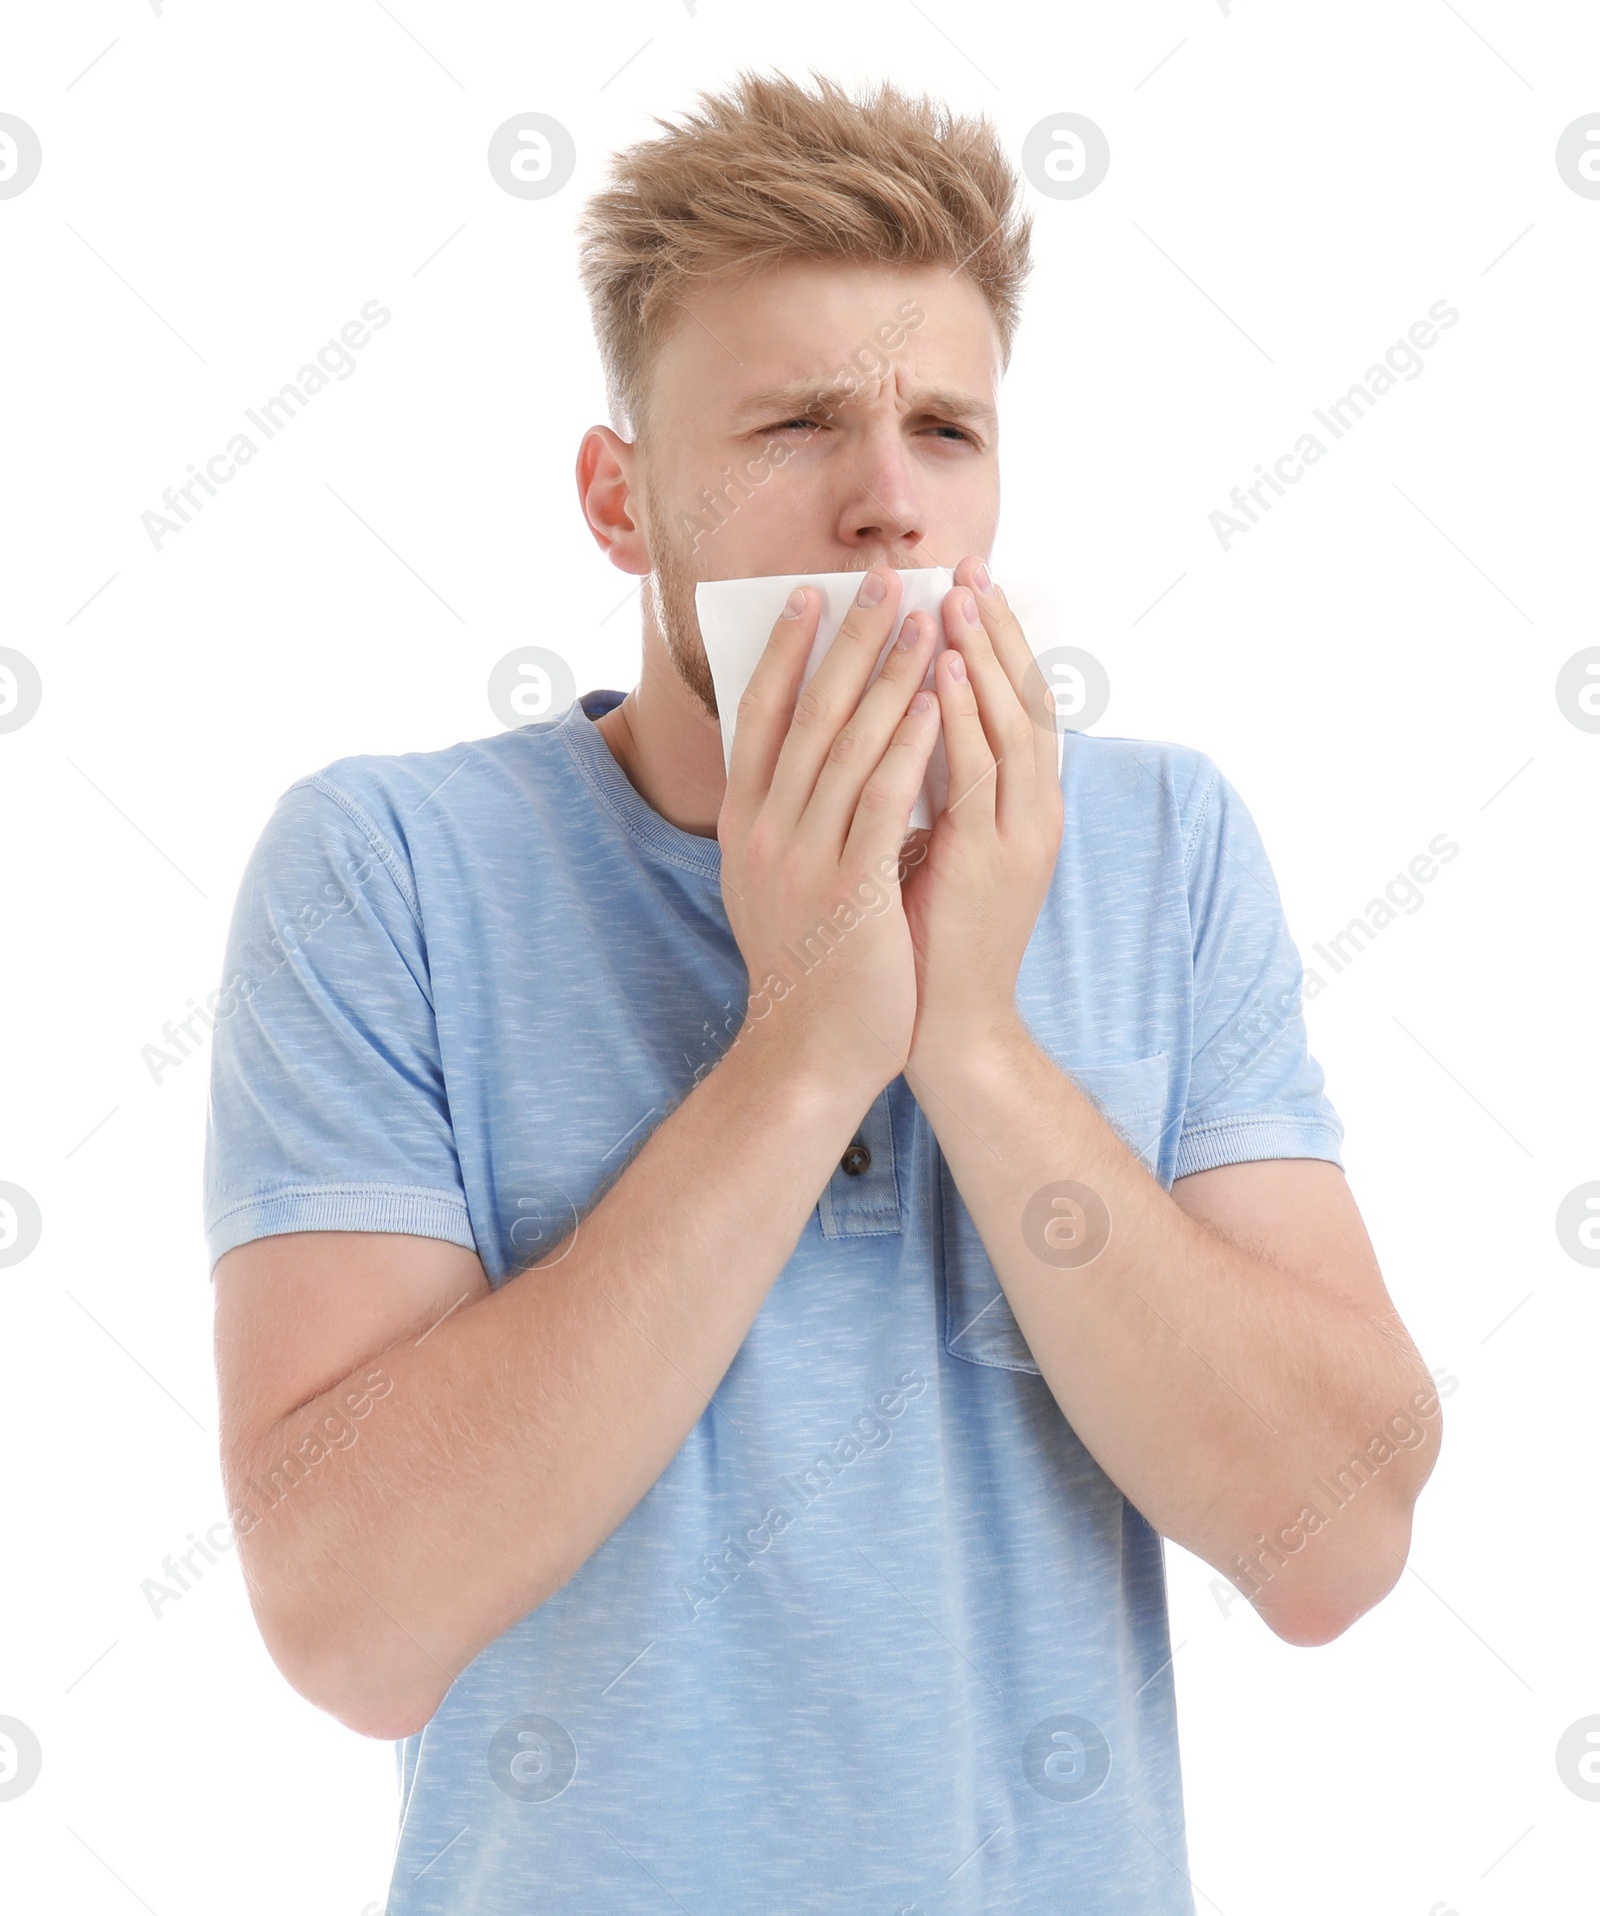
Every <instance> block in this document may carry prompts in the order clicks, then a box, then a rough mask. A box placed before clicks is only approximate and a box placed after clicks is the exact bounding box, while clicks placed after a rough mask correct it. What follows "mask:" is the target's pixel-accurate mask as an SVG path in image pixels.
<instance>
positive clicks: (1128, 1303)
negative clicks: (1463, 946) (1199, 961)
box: [906, 1022, 1435, 1640]
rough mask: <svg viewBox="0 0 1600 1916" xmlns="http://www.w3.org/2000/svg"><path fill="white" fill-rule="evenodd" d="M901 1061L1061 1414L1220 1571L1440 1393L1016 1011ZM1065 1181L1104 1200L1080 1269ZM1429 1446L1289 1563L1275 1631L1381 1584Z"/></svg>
mask: <svg viewBox="0 0 1600 1916" xmlns="http://www.w3.org/2000/svg"><path fill="white" fill-rule="evenodd" d="M906 1078H907V1082H908V1083H909V1084H910V1086H911V1088H912V1090H913V1092H914V1093H915V1095H916V1096H917V1098H918V1101H919V1102H920V1104H921V1105H922V1108H923V1110H924V1112H925V1113H926V1115H927V1117H928V1119H929V1122H930V1124H931V1126H932V1128H933V1130H934V1132H935V1134H936V1136H937V1137H938V1140H939V1144H940V1147H941V1149H942V1150H943V1152H944V1154H945V1157H946V1159H947V1161H948V1163H949V1165H950V1169H951V1174H952V1176H953V1177H954V1179H955V1182H956V1185H957V1188H958V1189H959V1190H960V1192H961V1194H962V1197H963V1199H964V1200H965V1202H966V1205H967V1208H968V1210H969V1211H970V1212H971V1215H972V1219H973V1222H974V1224H975V1225H976V1226H977V1229H978V1232H979V1235H980V1237H981V1238H982V1240H983V1243H984V1247H985V1249H986V1250H987V1252H988V1254H989V1258H990V1261H991V1263H992V1264H993V1265H994V1268H995V1273H996V1275H997V1276H998V1278H999V1280H1000V1284H1001V1288H1002V1290H1003V1291H1004V1293H1005V1295H1006V1298H1007V1300H1008V1302H1009V1303H1010V1306H1011V1309H1012V1312H1013V1315H1014V1316H1015V1317H1016V1320H1017V1323H1018V1325H1019V1327H1020V1329H1021V1331H1022V1333H1023V1336H1024V1337H1025V1338H1026V1339H1027V1342H1028V1345H1029V1347H1030V1349H1031V1350H1032V1352H1033V1355H1034V1357H1035V1359H1036V1360H1037V1362H1038V1365H1039V1369H1040V1372H1041V1374H1042V1375H1043V1377H1044V1379H1045V1381H1046V1383H1047V1384H1048V1385H1049V1386H1050V1389H1051V1392H1052V1394H1053V1395H1054V1397H1055V1399H1056V1401H1057V1403H1058V1404H1059V1405H1060V1406H1061V1409H1062V1412H1063V1414H1064V1415H1065V1416H1066V1417H1067V1418H1068V1420H1069V1421H1070V1423H1071V1424H1072V1426H1073V1429H1074V1430H1075V1431H1076V1432H1077V1434H1078V1436H1079V1438H1080V1439H1081V1440H1082V1442H1083V1443H1084V1445H1085V1447H1086V1448H1087V1449H1088V1450H1089V1451H1090V1452H1091V1454H1092V1455H1093V1456H1094V1457H1095V1459H1096V1461H1097V1462H1098V1463H1099V1464H1100V1466H1101V1468H1102V1469H1103V1470H1104V1471H1105V1472H1106V1475H1107V1476H1108V1477H1110V1478H1111V1480H1112V1482H1114V1483H1115V1484H1116V1485H1117V1486H1118V1488H1119V1489H1120V1490H1121V1491H1122V1492H1123V1494H1124V1495H1125V1496H1126V1497H1127V1498H1128V1499H1129V1501H1130V1502H1131V1503H1133V1504H1134V1505H1135V1506H1136V1507H1137V1508H1138V1509H1139V1510H1140V1511H1141V1512H1142V1513H1143V1514H1144V1515H1145V1516H1146V1517H1147V1518H1148V1519H1149V1521H1150V1522H1151V1523H1152V1524H1153V1525H1154V1526H1155V1527H1156V1529H1158V1530H1159V1531H1161V1532H1162V1534H1163V1535H1165V1536H1168V1537H1171V1538H1173V1539H1174V1540H1175V1541H1177V1542H1179V1543H1181V1544H1183V1545H1184V1547H1185V1548H1187V1549H1189V1550H1192V1551H1193V1552H1194V1553H1195V1554H1196V1555H1197V1556H1200V1557H1202V1558H1204V1559H1205V1560H1206V1561H1207V1562H1209V1563H1211V1564H1213V1565H1214V1566H1216V1567H1217V1568H1219V1569H1223V1570H1226V1571H1228V1572H1229V1574H1230V1575H1231V1574H1233V1572H1232V1570H1231V1564H1232V1562H1233V1560H1234V1559H1235V1558H1237V1557H1239V1556H1241V1555H1242V1556H1244V1557H1246V1558H1248V1557H1250V1556H1251V1555H1252V1554H1253V1545H1254V1544H1255V1543H1257V1542H1258V1541H1259V1538H1258V1533H1266V1534H1267V1535H1270V1534H1271V1533H1272V1531H1273V1528H1274V1526H1280V1525H1284V1524H1292V1523H1293V1521H1294V1520H1295V1518H1296V1516H1297V1514H1298V1513H1300V1512H1301V1511H1302V1510H1303V1508H1304V1506H1305V1505H1306V1504H1307V1503H1308V1502H1310V1501H1311V1492H1312V1486H1313V1483H1314V1481H1315V1480H1316V1479H1318V1478H1321V1477H1325V1476H1329V1475H1331V1474H1332V1473H1336V1472H1338V1471H1339V1470H1340V1469H1341V1468H1342V1467H1343V1466H1345V1465H1347V1464H1348V1462H1349V1460H1350V1458H1351V1457H1352V1455H1356V1454H1359V1453H1360V1452H1361V1451H1362V1449H1363V1448H1364V1447H1365V1446H1366V1445H1367V1443H1368V1442H1369V1439H1370V1437H1371V1434H1372V1432H1373V1430H1374V1429H1375V1428H1377V1426H1378V1425H1379V1424H1380V1423H1381V1422H1382V1421H1383V1420H1385V1419H1388V1418H1391V1417H1394V1416H1396V1415H1397V1414H1399V1413H1402V1412H1404V1411H1406V1410H1408V1408H1409V1407H1410V1404H1411V1400H1412V1398H1413V1397H1414V1396H1415V1395H1416V1394H1418V1393H1419V1392H1420V1393H1426V1392H1429V1391H1431V1388H1432V1386H1431V1380H1430V1378H1429V1376H1428V1373H1427V1370H1426V1367H1425V1366H1424V1365H1423V1364H1422V1361H1421V1359H1420V1357H1419V1356H1418V1355H1417V1353H1416V1350H1415V1347H1414V1346H1412V1345H1411V1344H1410V1341H1409V1339H1405V1338H1404V1337H1403V1334H1401V1335H1396V1334H1392V1333H1386V1332H1385V1331H1384V1330H1383V1329H1380V1328H1379V1326H1378V1325H1377V1324H1376V1322H1375V1321H1374V1320H1372V1319H1370V1318H1367V1317H1365V1316H1363V1315H1362V1314H1361V1313H1360V1312H1358V1311H1357V1310H1356V1309H1354V1307H1353V1306H1351V1305H1350V1304H1348V1303H1347V1302H1346V1301H1345V1300H1344V1299H1342V1298H1341V1297H1339V1296H1337V1295H1335V1294H1334V1293H1333V1292H1332V1291H1330V1290H1329V1289H1327V1288H1325V1287H1324V1286H1322V1285H1321V1284H1319V1283H1317V1282H1316V1281H1315V1280H1313V1279H1311V1278H1308V1277H1306V1276H1301V1275H1291V1274H1289V1273H1287V1272H1284V1271H1282V1270H1280V1269H1278V1268H1277V1267H1276V1266H1275V1265H1274V1264H1272V1263H1270V1262H1268V1261H1266V1260H1265V1259H1263V1258H1260V1257H1257V1256H1254V1255H1252V1254H1251V1253H1250V1252H1249V1251H1247V1250H1244V1249H1242V1248H1240V1247H1239V1246H1238V1245H1236V1244H1233V1243H1231V1242H1230V1241H1229V1240H1227V1239H1226V1238H1224V1237H1222V1236H1220V1235H1219V1234H1218V1233H1217V1232H1215V1231H1212V1230H1210V1229H1208V1228H1207V1227H1206V1226H1205V1225H1204V1224H1202V1223H1201V1222H1199V1221H1198V1220H1197V1219H1195V1218H1191V1217H1190V1216H1189V1215H1188V1214H1187V1213H1186V1212H1185V1211H1184V1210H1183V1209H1182V1208H1181V1207H1180V1206H1179V1205H1178V1204H1177V1203H1176V1202H1175V1201H1174V1200H1173V1199H1172V1197H1171V1196H1170V1195H1169V1194H1168V1193H1167V1192H1165V1191H1164V1190H1163V1189H1162V1188H1161V1186H1160V1184H1159V1183H1158V1182H1157V1181H1156V1180H1155V1179H1154V1178H1153V1177H1151V1176H1150V1175H1149V1173H1148V1172H1146V1170H1145V1169H1144V1167H1143V1166H1142V1165H1141V1164H1140V1163H1139V1162H1138V1161H1137V1159H1135V1158H1134V1156H1133V1154H1132V1153H1131V1152H1130V1151H1129V1150H1128V1149H1127V1147H1126V1146H1125V1145H1124V1144H1123V1142H1122V1140H1121V1139H1120V1138H1119V1137H1118V1136H1117V1135H1116V1133H1115V1132H1114V1131H1112V1129H1111V1128H1110V1126H1109V1125H1107V1124H1106V1122H1105V1120H1104V1119H1103V1118H1102V1117H1101V1116H1100V1114H1099V1112H1098V1111H1096V1110H1095V1108H1094V1106H1093V1105H1092V1104H1091V1103H1090V1101H1089V1100H1088V1099H1087V1098H1086V1097H1085V1096H1084V1094H1083V1093H1082V1092H1081V1091H1080V1090H1079V1089H1078V1087H1077V1086H1076V1085H1074V1084H1073V1083H1072V1082H1071V1081H1070V1079H1069V1078H1068V1077H1066V1075H1065V1074H1063V1073H1062V1072H1061V1071H1060V1070H1059V1068H1058V1067H1057V1066H1056V1065H1055V1064H1054V1063H1053V1061H1052V1060H1051V1059H1050V1058H1048V1057H1047V1056H1046V1055H1045V1054H1044V1053H1043V1052H1041V1051H1040V1050H1039V1049H1038V1047H1037V1046H1036V1045H1035V1044H1034V1043H1033V1042H1032V1040H1031V1038H1030V1037H1029V1035H1028V1033H1027V1031H1026V1029H1025V1028H1024V1027H1023V1026H1022V1025H1021V1024H1020V1022H1019V1023H1017V1024H1016V1025H1015V1026H1014V1027H1013V1026H1007V1027H1005V1028H1003V1029H1002V1030H1000V1031H999V1032H996V1033H993V1034H990V1035H987V1036H976V1035H974V1036H970V1037H957V1036H956V1034H954V1033H952V1034H951V1041H950V1042H949V1043H948V1044H941V1045H940V1046H939V1047H938V1049H937V1050H927V1051H925V1052H924V1053H923V1054H921V1055H920V1056H917V1057H913V1058H912V1059H911V1060H910V1061H909V1062H908V1064H907V1067H906ZM1063 1180H1069V1181H1071V1182H1072V1183H1074V1184H1077V1185H1081V1186H1087V1187H1089V1188H1090V1189H1091V1190H1092V1191H1093V1192H1095V1193H1097V1194H1098V1197H1099V1198H1100V1199H1101V1200H1102V1201H1103V1203H1104V1205H1105V1207H1106V1215H1105V1216H1104V1217H1101V1218H1099V1220H1098V1226H1097V1221H1096V1218H1095V1217H1094V1216H1090V1217H1088V1219H1087V1229H1088V1231H1089V1232H1090V1233H1093V1232H1094V1231H1095V1230H1096V1229H1097V1228H1098V1229H1099V1230H1100V1233H1101V1238H1102V1239H1103V1248H1098V1244H1099V1241H1100V1240H1095V1239H1090V1240H1087V1241H1085V1243H1084V1245H1083V1247H1082V1251H1081V1252H1078V1253H1075V1255H1083V1254H1084V1253H1087V1252H1095V1251H1097V1254H1096V1255H1094V1256H1093V1257H1092V1260H1090V1261H1087V1262H1084V1263H1082V1264H1079V1265H1077V1266H1076V1267H1074V1265H1073V1264H1072V1262H1071V1261H1070V1259H1067V1260H1064V1261H1063V1263H1062V1264H1061V1265H1059V1266H1058V1265H1056V1264H1054V1263H1052V1262H1050V1261H1048V1255H1047V1254H1041V1253H1042V1252H1044V1253H1048V1251H1049V1240H1047V1239H1046V1238H1045V1237H1044V1235H1043V1225H1044V1222H1045V1221H1047V1219H1046V1212H1047V1210H1048V1200H1049V1197H1050V1187H1052V1186H1054V1185H1057V1184H1059V1183H1060V1182H1061V1181H1063ZM1063 1196H1064V1197H1065V1198H1066V1199H1067V1200H1068V1201H1069V1202H1070V1194H1065V1193H1064V1194H1063ZM1091 1208H1092V1207H1091ZM1067 1216H1068V1212H1067V1211H1060V1212H1058V1213H1057V1214H1056V1218H1057V1223H1058V1224H1060V1223H1062V1222H1064V1221H1065V1219H1066V1217H1067ZM1072 1221H1073V1226H1074V1227H1075V1228H1082V1227H1083V1225H1084V1222H1085V1220H1084V1219H1082V1218H1079V1217H1078V1216H1077V1215H1076V1214H1073V1218H1072ZM1107 1223H1109V1227H1110V1228H1109V1234H1108V1235H1106V1232H1105V1226H1106V1224H1107ZM1070 1241H1071V1239H1070V1236H1064V1237H1059V1238H1058V1242H1070ZM1434 1454H1435V1452H1434V1445H1433V1441H1432V1440H1431V1439H1430V1440H1428V1441H1423V1442H1421V1446H1420V1447H1419V1448H1418V1449H1416V1450H1414V1451H1404V1452H1400V1453H1399V1454H1397V1455H1396V1456H1395V1457H1394V1459H1393V1461H1392V1462H1390V1463H1389V1464H1387V1465H1386V1466H1385V1467H1384V1469H1383V1472H1382V1476H1381V1479H1380V1480H1379V1481H1378V1482H1376V1483H1375V1484H1374V1485H1373V1487H1372V1488H1371V1489H1370V1490H1368V1491H1367V1492H1366V1493H1365V1495H1364V1497H1363V1498H1362V1499H1361V1500H1360V1501H1359V1502H1358V1503H1356V1504H1353V1505H1352V1507H1351V1512H1350V1515H1349V1516H1348V1517H1345V1516H1343V1515H1341V1516H1340V1519H1339V1522H1338V1523H1337V1525H1333V1526H1330V1528H1329V1530H1328V1531H1327V1532H1324V1533H1323V1534H1321V1535H1319V1536H1318V1537H1317V1538H1316V1540H1315V1547H1313V1548H1309V1549H1307V1550H1305V1551H1304V1553H1303V1554H1302V1555H1301V1556H1299V1557H1297V1558H1295V1559H1294V1561H1293V1563H1292V1565H1291V1566H1290V1567H1289V1568H1288V1569H1287V1571H1286V1573H1284V1574H1280V1575H1279V1576H1278V1577H1277V1578H1276V1580H1275V1581H1274V1582H1273V1584H1272V1586H1271V1589H1270V1591H1269V1592H1268V1595H1267V1598H1266V1599H1265V1601H1264V1603H1263V1606H1262V1608H1263V1614H1268V1613H1269V1612H1270V1613H1273V1614H1272V1615H1270V1616H1269V1620H1271V1621H1273V1623H1274V1627H1275V1628H1277V1627H1278V1625H1279V1623H1280V1622H1281V1621H1283V1619H1284V1617H1285V1616H1287V1617H1288V1618H1289V1619H1290V1622H1289V1628H1288V1630H1286V1631H1283V1632H1281V1633H1283V1634H1289V1633H1291V1632H1292V1631H1293V1629H1294V1628H1295V1627H1296V1625H1297V1621H1298V1618H1299V1617H1308V1618H1311V1619H1313V1620H1316V1619H1320V1618H1326V1617H1330V1616H1337V1615H1338V1614H1340V1613H1342V1612H1346V1611H1349V1612H1359V1611H1360V1610H1361V1609H1364V1608H1366V1607H1368V1606H1369V1605H1370V1603H1372V1602H1375V1601H1377V1597H1378V1596H1380V1595H1381V1594H1382V1593H1383V1590H1386V1589H1387V1588H1388V1587H1389V1586H1390V1585H1391V1584H1392V1583H1393V1581H1394V1578H1395V1577H1396V1576H1397V1575H1398V1574H1399V1573H1398V1568H1397V1563H1398V1558H1397V1557H1396V1555H1395V1547H1396V1546H1398V1548H1399V1549H1400V1550H1402V1551H1403V1548H1404V1543H1405V1539H1406V1537H1407V1536H1408V1535H1409V1521H1410V1509H1411V1504H1412V1501H1413V1499H1414V1498H1415V1495H1416V1493H1417V1491H1418V1490H1419V1489H1420V1487H1421V1484H1422V1482H1423V1481H1424V1480H1425V1479H1426V1477H1427V1474H1428V1472H1429V1470H1430V1469H1431V1468H1432V1463H1433V1457H1434ZM1280 1554H1281V1553H1280ZM1379 1584H1381V1585H1382V1589H1378V1588H1377V1585H1379ZM1374 1592H1376V1594H1374ZM1295 1640H1300V1639H1299V1638H1298V1637H1296V1639H1295Z"/></svg>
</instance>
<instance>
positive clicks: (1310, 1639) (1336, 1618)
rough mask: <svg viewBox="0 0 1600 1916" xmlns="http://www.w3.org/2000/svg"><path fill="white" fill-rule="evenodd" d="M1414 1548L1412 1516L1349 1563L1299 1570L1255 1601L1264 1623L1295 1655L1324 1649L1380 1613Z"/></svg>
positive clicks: (1378, 1535) (1379, 1535)
mask: <svg viewBox="0 0 1600 1916" xmlns="http://www.w3.org/2000/svg"><path fill="white" fill-rule="evenodd" d="M1410 1544H1411V1522H1410V1517H1409V1514H1407V1515H1406V1516H1404V1517H1403V1518H1401V1519H1400V1520H1399V1521H1398V1522H1397V1523H1395V1524H1393V1525H1386V1526H1384V1527H1383V1528H1382V1529H1380V1530H1377V1531H1375V1532H1374V1534H1373V1535H1372V1536H1371V1537H1369V1538H1368V1539H1367V1540H1366V1542H1365V1546H1364V1548H1362V1549H1361V1550H1360V1551H1359V1552H1353V1553H1352V1554H1351V1555H1350V1556H1349V1557H1346V1558H1343V1559H1339V1560H1335V1561H1331V1562H1326V1561H1325V1562H1324V1563H1322V1564H1320V1565H1317V1566H1312V1565H1311V1564H1305V1565H1303V1566H1301V1568H1302V1574H1301V1575H1300V1576H1298V1577H1294V1578H1284V1579H1280V1580H1278V1581H1276V1582H1275V1583H1273V1584H1269V1585H1268V1586H1267V1588H1266V1589H1264V1590H1262V1591H1260V1592H1258V1593H1257V1595H1256V1597H1255V1598H1254V1603H1255V1608H1256V1610H1257V1612H1258V1613H1259V1615H1260V1617H1261V1620H1262V1622H1263V1623H1265V1624H1266V1626H1267V1628H1268V1629H1269V1630H1271V1631H1272V1633H1273V1635H1274V1636H1276V1637H1281V1638H1282V1639H1283V1641H1284V1642H1285V1643H1292V1644H1294V1645H1295V1647H1296V1648H1297V1649H1306V1650H1312V1649H1320V1648H1321V1647H1322V1645H1323V1644H1326V1643H1332V1642H1333V1641H1334V1639H1335V1638H1336V1637H1342V1636H1343V1635H1344V1633H1345V1632H1346V1631H1347V1630H1348V1629H1349V1628H1350V1627H1351V1625H1352V1624H1355V1623H1358V1622H1359V1621H1360V1620H1361V1618H1362V1617H1364V1616H1365V1615H1366V1614H1367V1612H1368V1611H1369V1610H1373V1609H1376V1608H1377V1606H1378V1605H1379V1604H1380V1603H1382V1601H1383V1600H1384V1598H1385V1597H1386V1596H1388V1594H1389V1592H1390V1591H1391V1590H1393V1589H1394V1587H1395V1585H1396V1584H1397V1583H1398V1582H1399V1581H1400V1574H1401V1572H1402V1571H1403V1570H1404V1569H1405V1562H1406V1553H1407V1551H1408V1550H1409V1548H1410Z"/></svg>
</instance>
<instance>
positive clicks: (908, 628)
mask: <svg viewBox="0 0 1600 1916" xmlns="http://www.w3.org/2000/svg"><path fill="white" fill-rule="evenodd" d="M916 642H917V622H916V620H915V619H914V618H913V617H912V616H911V615H910V614H909V613H908V614H907V615H906V622H905V624H904V625H903V626H901V628H900V636H899V638H897V639H896V640H895V642H894V649H895V650H896V651H897V652H909V651H910V650H911V648H912V646H914V645H915V644H916Z"/></svg>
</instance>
